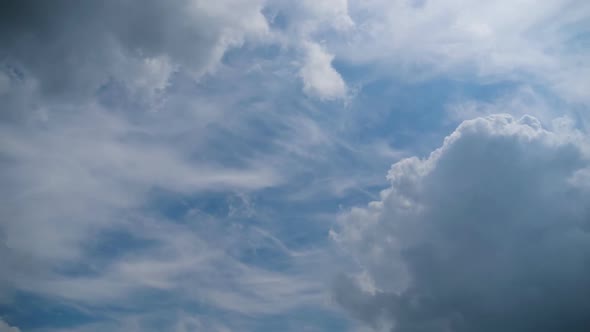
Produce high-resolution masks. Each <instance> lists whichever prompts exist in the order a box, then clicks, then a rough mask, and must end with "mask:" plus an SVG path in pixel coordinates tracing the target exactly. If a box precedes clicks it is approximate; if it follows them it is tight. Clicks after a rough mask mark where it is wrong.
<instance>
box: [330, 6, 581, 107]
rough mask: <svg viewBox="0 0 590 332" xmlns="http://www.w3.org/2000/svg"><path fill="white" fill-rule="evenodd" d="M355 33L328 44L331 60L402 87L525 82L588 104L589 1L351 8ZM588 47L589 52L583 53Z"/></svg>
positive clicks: (335, 39) (349, 9)
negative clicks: (470, 78)
mask: <svg viewBox="0 0 590 332" xmlns="http://www.w3.org/2000/svg"><path fill="white" fill-rule="evenodd" d="M348 7H349V8H348V12H349V14H350V16H351V17H352V19H353V20H354V21H355V27H356V28H355V29H354V30H353V31H351V32H350V33H348V34H347V35H346V38H345V39H344V41H342V40H341V39H338V38H334V39H333V40H328V45H329V47H328V50H329V51H330V52H332V53H333V54H335V55H336V57H338V58H340V59H343V60H346V61H349V62H352V63H356V64H363V65H368V66H370V67H377V68H379V70H381V72H383V71H384V72H385V73H387V74H388V75H392V74H393V75H396V76H401V77H403V78H404V79H405V80H423V79H427V78H431V77H433V76H436V75H439V74H445V75H450V76H455V77H463V76H465V75H474V76H475V77H477V78H478V79H479V80H490V79H492V80H494V79H500V80H522V81H525V82H534V83H537V84H542V85H546V86H549V87H550V88H551V89H552V90H553V91H554V92H555V93H558V94H559V95H560V96H561V97H563V98H566V99H567V100H570V101H574V102H585V103H587V102H588V100H589V95H588V93H587V92H585V91H583V89H582V88H581V87H582V86H587V85H588V80H587V79H586V77H590V75H585V74H584V73H585V72H586V70H587V68H589V67H590V66H588V61H587V59H588V58H589V57H588V52H589V49H588V47H587V32H588V31H589V29H590V26H589V25H588V24H587V22H588V18H590V6H589V5H588V2H586V1H576V0H573V1H561V0H551V1H544V2H543V3H539V2H538V1H532V0H524V1H517V2H514V1H494V2H488V3H485V4H482V3H480V2H474V1H468V0H453V1H420V2H417V1H406V0H398V1H383V0H372V1H350V2H349V4H348ZM584 45H586V46H584Z"/></svg>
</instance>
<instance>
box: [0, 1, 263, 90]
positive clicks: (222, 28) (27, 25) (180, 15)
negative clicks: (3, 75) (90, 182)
mask: <svg viewBox="0 0 590 332" xmlns="http://www.w3.org/2000/svg"><path fill="white" fill-rule="evenodd" d="M261 9H262V1H258V0H255V1H235V0H222V1H215V2H210V1H201V0H175V1H171V2H166V3H161V2H159V1H151V0H150V1H141V2H138V1H106V2H101V3H75V4H72V3H70V2H69V1H54V2H52V3H39V2H36V1H28V0H27V1H7V2H4V3H3V5H2V14H0V15H1V17H0V22H1V23H0V31H1V32H0V45H1V48H2V52H1V53H0V54H1V58H2V61H1V62H0V68H2V69H4V71H5V72H8V73H13V75H11V76H12V79H11V82H12V85H13V86H15V87H14V89H15V90H18V87H19V85H20V84H22V81H26V82H31V83H30V84H33V85H34V90H35V93H37V94H39V95H42V96H45V97H50V98H53V99H55V98H57V99H58V100H62V101H63V100H68V101H72V100H75V99H82V100H83V99H84V98H88V97H89V96H92V95H93V94H94V93H96V90H97V89H98V88H100V87H101V86H103V85H105V84H107V83H108V82H109V80H116V81H120V82H122V83H124V84H125V85H127V86H128V87H129V88H130V89H132V90H134V91H136V92H138V93H141V94H148V95H149V94H153V93H155V92H157V91H158V90H161V89H163V88H165V86H166V83H167V80H168V78H169V77H170V75H171V73H173V72H174V71H176V70H179V69H183V70H184V71H188V72H190V73H192V74H193V75H194V76H195V77H199V76H200V75H202V74H204V73H206V72H210V71H211V70H214V68H215V67H216V66H217V65H218V63H219V61H220V59H221V57H222V56H223V54H224V53H225V51H226V50H227V49H229V48H231V47H234V46H239V45H241V44H242V43H243V42H245V41H246V40H247V39H260V38H263V36H264V35H265V34H266V33H267V31H268V29H267V25H266V20H265V18H264V16H263V15H262V13H261V12H260V11H261ZM3 81H5V79H3ZM3 85H6V84H5V83H3Z"/></svg>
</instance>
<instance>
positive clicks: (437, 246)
mask: <svg viewBox="0 0 590 332" xmlns="http://www.w3.org/2000/svg"><path fill="white" fill-rule="evenodd" d="M584 140H585V139H584V137H583V136H581V135H580V134H577V133H576V132H575V131H574V130H569V131H568V130H558V131H548V130H544V129H542V128H541V125H540V124H539V122H538V121H537V120H536V119H534V118H532V117H523V118H522V119H521V120H519V121H515V120H513V119H512V118H511V117H510V116H491V117H488V118H479V119H475V120H472V121H467V122H464V123H463V124H462V125H461V126H460V127H459V128H458V129H457V130H456V131H455V132H454V133H453V134H452V135H450V136H449V137H448V138H447V139H446V140H445V143H444V144H443V146H442V147H441V148H440V149H438V150H436V151H434V152H433V153H432V154H431V155H430V156H429V157H428V158H427V159H424V160H421V159H418V158H410V159H406V160H403V161H400V162H398V163H396V164H394V165H393V166H392V168H391V171H390V173H389V175H388V178H389V180H390V181H391V184H392V186H391V188H389V189H388V190H386V191H384V192H383V194H382V200H381V201H379V202H374V203H372V204H371V205H370V206H369V207H368V208H366V209H354V210H352V211H351V212H349V213H348V214H346V215H344V216H343V219H342V225H341V226H342V228H341V229H340V230H339V231H338V232H337V233H335V238H336V239H337V241H339V242H340V244H342V246H343V248H345V249H347V250H350V251H351V252H352V253H353V254H354V256H355V257H356V258H357V259H358V261H359V262H360V264H361V265H362V266H363V268H365V269H366V274H367V275H368V277H369V278H368V279H370V280H371V282H365V287H361V286H362V285H360V284H359V283H355V282H354V280H353V279H351V278H342V279H341V280H339V281H338V282H337V283H336V287H335V298H336V300H337V301H338V302H339V303H341V304H342V305H343V306H344V307H345V308H348V309H349V310H350V311H351V312H352V313H353V314H355V315H356V316H357V317H358V318H360V319H362V320H365V321H367V322H369V323H370V324H372V325H373V326H375V327H379V326H381V327H383V326H390V327H388V328H391V329H392V331H397V332H419V331H420V332H421V331H425V332H426V331H453V332H468V331H469V332H488V331H489V332H497V331H504V332H526V331H536V332H543V331H547V332H549V331H586V330H587V329H588V326H590V316H589V315H588V312H590V278H588V276H589V275H590V233H589V232H588V225H589V220H590V210H589V209H588V208H587V207H588V206H589V203H590V194H589V193H590V183H589V182H588V181H587V177H586V175H585V174H587V172H588V170H589V169H590V162H589V161H588V158H587V154H586V150H587V143H586V142H585V141H584ZM365 279H366V278H365ZM367 284H368V286H367ZM361 289H364V290H361ZM383 322H387V324H384V323H383ZM388 324H390V325H388Z"/></svg>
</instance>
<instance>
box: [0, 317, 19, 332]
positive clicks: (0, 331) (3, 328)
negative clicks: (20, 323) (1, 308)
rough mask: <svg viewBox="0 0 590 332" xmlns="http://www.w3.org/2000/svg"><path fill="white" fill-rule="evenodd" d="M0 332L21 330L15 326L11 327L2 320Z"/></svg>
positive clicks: (0, 321) (0, 320)
mask: <svg viewBox="0 0 590 332" xmlns="http://www.w3.org/2000/svg"><path fill="white" fill-rule="evenodd" d="M0 332H20V329H19V328H17V327H14V326H10V325H8V324H7V323H6V322H4V321H3V320H2V319H0Z"/></svg>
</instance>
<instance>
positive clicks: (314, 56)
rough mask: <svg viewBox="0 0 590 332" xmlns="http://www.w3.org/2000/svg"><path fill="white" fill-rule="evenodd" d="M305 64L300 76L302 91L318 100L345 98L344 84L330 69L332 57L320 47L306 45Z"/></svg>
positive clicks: (337, 74)
mask: <svg viewBox="0 0 590 332" xmlns="http://www.w3.org/2000/svg"><path fill="white" fill-rule="evenodd" d="M305 49H306V56H305V60H304V61H305V62H304V64H303V66H302V67H301V71H300V75H301V78H302V80H303V91H304V92H305V93H306V94H308V95H311V96H316V97H318V98H320V99H328V100H330V99H341V98H344V97H345V96H346V83H344V80H343V79H342V77H341V76H340V74H339V73H338V72H337V71H336V70H334V68H332V60H333V59H334V56H333V55H330V54H328V53H326V52H325V51H324V50H323V49H322V47H321V46H320V45H317V44H311V43H308V44H307V45H306V47H305Z"/></svg>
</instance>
